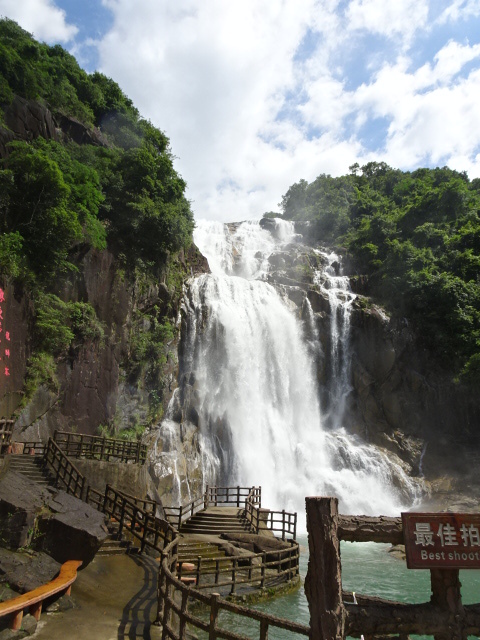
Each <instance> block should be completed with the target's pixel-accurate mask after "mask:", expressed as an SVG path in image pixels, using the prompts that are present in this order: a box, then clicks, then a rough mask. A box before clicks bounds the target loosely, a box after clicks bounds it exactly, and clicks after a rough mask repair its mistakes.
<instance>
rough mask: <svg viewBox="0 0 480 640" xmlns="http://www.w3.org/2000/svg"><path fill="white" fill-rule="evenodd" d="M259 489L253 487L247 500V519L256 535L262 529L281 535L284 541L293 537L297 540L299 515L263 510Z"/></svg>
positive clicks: (283, 511)
mask: <svg viewBox="0 0 480 640" xmlns="http://www.w3.org/2000/svg"><path fill="white" fill-rule="evenodd" d="M258 489H260V488H258ZM256 491H257V488H256V487H252V489H251V491H250V493H249V494H248V497H247V499H246V500H245V517H246V519H247V520H248V522H250V524H251V525H252V527H253V529H254V530H255V532H256V533H258V532H259V531H260V530H261V529H268V530H269V531H272V532H273V533H274V534H280V535H281V538H282V540H285V539H286V538H287V536H291V537H292V539H293V540H296V538H297V514H296V513H288V512H287V511H285V509H283V510H282V511H270V510H269V509H262V508H261V497H260V498H259V496H258V494H257V493H256Z"/></svg>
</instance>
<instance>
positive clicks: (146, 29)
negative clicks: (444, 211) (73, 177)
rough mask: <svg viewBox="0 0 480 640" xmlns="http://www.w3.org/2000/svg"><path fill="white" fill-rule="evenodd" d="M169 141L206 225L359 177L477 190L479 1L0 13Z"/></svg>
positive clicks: (371, 0)
mask: <svg viewBox="0 0 480 640" xmlns="http://www.w3.org/2000/svg"><path fill="white" fill-rule="evenodd" d="M0 15H2V16H7V17H9V18H12V19H13V20H16V21H17V22H18V23H19V24H20V25H21V26H22V27H23V28H25V29H26V30H27V31H29V32H30V33H33V35H34V36H35V37H36V38H37V39H38V40H41V41H45V42H47V43H49V44H54V43H60V44H61V45H62V46H64V47H65V48H66V49H67V50H68V51H70V52H71V53H73V54H74V55H75V56H76V57H77V60H78V61H79V63H80V64H81V66H82V67H83V68H84V69H85V70H86V71H88V72H93V71H94V70H99V71H102V72H103V73H105V74H106V75H108V76H110V77H111V78H113V79H114V80H115V81H116V82H118V84H119V85H120V86H121V88H122V89H123V91H124V92H125V93H126V94H127V95H128V97H129V98H131V99H132V100H133V102H134V104H135V106H136V107H137V108H138V109H139V110H140V113H141V114H142V116H143V117H145V118H147V119H149V120H150V121H151V122H152V123H153V124H154V125H155V126H157V127H159V128H160V129H162V130H163V131H164V132H165V133H166V134H167V136H168V137H169V138H170V142H171V149H172V153H173V155H174V156H175V167H176V169H177V171H179V173H180V174H181V175H182V176H183V178H184V179H185V180H186V182H187V197H188V198H189V199H190V200H191V202H192V208H193V210H194V212H195V216H196V218H197V219H201V218H206V219H211V220H220V221H224V222H230V221H237V220H247V219H255V218H259V217H261V215H262V214H263V213H264V212H265V211H279V202H280V201H281V198H282V195H283V194H285V193H286V191H287V189H288V188H289V186H290V185H292V184H293V183H295V182H298V181H299V180H301V179H305V180H308V181H311V180H313V179H315V178H316V177H317V176H318V175H319V174H322V173H326V174H330V175H332V176H337V175H342V174H345V173H348V171H349V166H351V165H352V164H354V163H355V162H358V163H359V164H360V165H362V164H365V163H366V162H370V161H372V160H375V161H384V162H387V163H388V164H389V165H391V166H392V167H395V168H400V169H403V170H411V169H415V168H417V167H419V166H429V167H435V166H444V165H448V166H450V167H451V168H453V169H457V170H460V171H467V173H468V175H469V176H470V178H474V177H479V176H480V0H134V1H132V0H0Z"/></svg>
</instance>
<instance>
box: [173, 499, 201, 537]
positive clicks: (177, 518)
mask: <svg viewBox="0 0 480 640" xmlns="http://www.w3.org/2000/svg"><path fill="white" fill-rule="evenodd" d="M204 508H205V496H204V495H202V496H198V497H197V498H194V499H193V500H192V501H191V502H187V504H184V505H180V506H179V507H163V510H164V511H165V517H166V518H167V520H168V521H169V522H170V523H171V524H172V525H175V527H176V528H177V529H178V530H179V529H180V527H181V526H182V523H183V522H185V521H186V520H188V519H189V518H191V517H192V516H194V515H195V514H196V513H197V512H198V511H201V510H202V509H204Z"/></svg>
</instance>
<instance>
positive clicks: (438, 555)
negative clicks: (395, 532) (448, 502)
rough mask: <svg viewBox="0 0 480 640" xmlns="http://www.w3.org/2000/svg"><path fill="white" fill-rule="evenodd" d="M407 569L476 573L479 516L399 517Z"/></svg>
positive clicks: (479, 546) (479, 554)
mask: <svg viewBox="0 0 480 640" xmlns="http://www.w3.org/2000/svg"><path fill="white" fill-rule="evenodd" d="M402 521H403V536H404V540H405V551H406V555H407V567H408V568H409V569H479V568H480V514H476V513H402Z"/></svg>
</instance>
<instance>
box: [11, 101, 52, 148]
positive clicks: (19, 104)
mask: <svg viewBox="0 0 480 640" xmlns="http://www.w3.org/2000/svg"><path fill="white" fill-rule="evenodd" d="M5 124H6V125H7V127H8V128H9V129H10V131H11V132H12V133H13V135H14V137H15V139H17V140H25V141H27V142H29V141H31V140H34V139H35V138H39V137H42V138H45V139H46V140H60V139H61V132H60V131H58V128H57V123H56V122H55V119H54V117H53V115H52V113H51V111H50V110H49V109H48V108H47V107H46V106H44V105H42V104H40V103H39V102H36V101H35V100H25V99H24V98H20V97H19V96H15V98H14V99H13V101H12V102H11V104H9V105H8V106H7V107H6V109H5Z"/></svg>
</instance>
